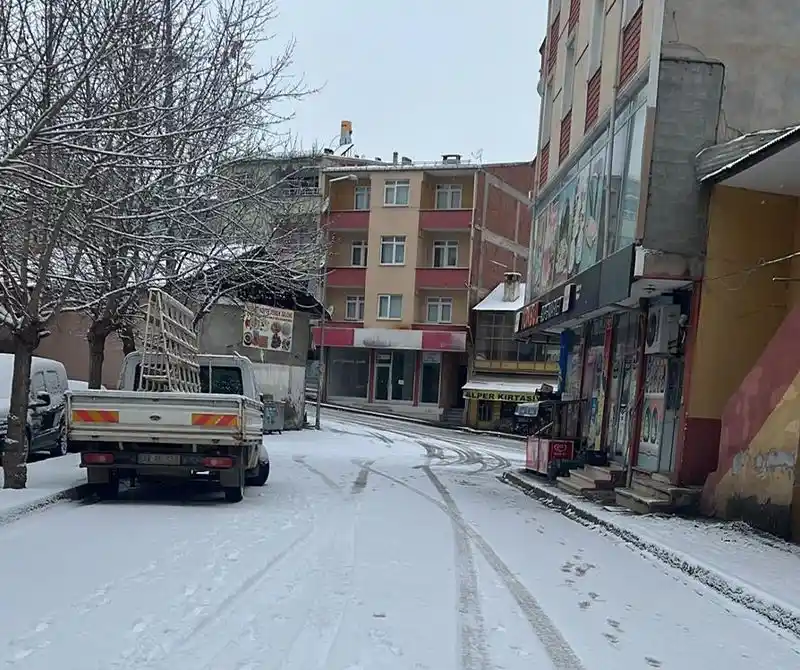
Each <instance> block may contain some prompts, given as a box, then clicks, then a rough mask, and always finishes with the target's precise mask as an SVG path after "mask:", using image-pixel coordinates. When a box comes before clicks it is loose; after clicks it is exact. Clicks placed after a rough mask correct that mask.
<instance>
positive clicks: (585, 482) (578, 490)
mask: <svg viewBox="0 0 800 670" xmlns="http://www.w3.org/2000/svg"><path fill="white" fill-rule="evenodd" d="M556 485H557V486H558V488H560V489H561V490H562V491H564V492H565V493H570V494H572V495H574V496H581V497H583V498H588V499H589V500H594V501H595V502H599V503H610V502H613V501H614V491H613V490H612V489H598V488H595V482H594V480H592V479H588V478H587V477H584V476H582V475H580V474H578V475H577V476H576V471H575V470H573V471H572V473H571V474H570V476H569V477H558V478H557V479H556Z"/></svg>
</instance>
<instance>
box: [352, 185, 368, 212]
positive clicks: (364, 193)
mask: <svg viewBox="0 0 800 670" xmlns="http://www.w3.org/2000/svg"><path fill="white" fill-rule="evenodd" d="M369 195H370V188H369V186H356V201H355V206H354V207H353V209H357V210H359V211H363V210H365V209H369Z"/></svg>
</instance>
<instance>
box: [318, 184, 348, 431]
mask: <svg viewBox="0 0 800 670" xmlns="http://www.w3.org/2000/svg"><path fill="white" fill-rule="evenodd" d="M337 181H358V176H357V175H354V174H346V175H343V176H341V177H334V178H333V179H329V180H328V181H327V182H323V192H322V195H323V198H322V202H323V203H326V201H327V197H326V191H327V188H328V187H330V185H331V184H333V183H335V182H337ZM324 206H325V209H327V208H328V206H329V204H325V205H324ZM324 212H325V210H323V212H322V213H323V214H324ZM323 253H324V254H325V256H324V257H323V258H324V262H323V264H322V287H321V290H320V294H321V295H320V303H321V305H322V322H321V323H320V327H319V346H320V350H319V371H318V374H317V416H316V418H315V419H314V428H316V429H317V430H320V424H319V414H320V410H321V409H322V388H323V379H324V378H325V374H326V363H327V362H328V361H327V356H326V354H325V318H326V317H327V316H328V300H327V295H326V294H327V292H328V259H327V254H328V232H327V230H326V231H325V250H324V252H323Z"/></svg>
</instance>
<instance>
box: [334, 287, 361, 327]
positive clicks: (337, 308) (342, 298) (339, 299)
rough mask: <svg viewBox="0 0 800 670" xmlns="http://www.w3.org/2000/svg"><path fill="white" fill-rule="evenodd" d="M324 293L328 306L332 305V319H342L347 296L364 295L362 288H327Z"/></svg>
mask: <svg viewBox="0 0 800 670" xmlns="http://www.w3.org/2000/svg"><path fill="white" fill-rule="evenodd" d="M325 295H326V297H327V301H328V306H329V307H333V320H334V321H344V320H345V318H344V315H345V304H346V301H347V297H348V296H357V295H364V292H363V289H359V288H328V290H327V292H326V294H325ZM365 311H366V307H365Z"/></svg>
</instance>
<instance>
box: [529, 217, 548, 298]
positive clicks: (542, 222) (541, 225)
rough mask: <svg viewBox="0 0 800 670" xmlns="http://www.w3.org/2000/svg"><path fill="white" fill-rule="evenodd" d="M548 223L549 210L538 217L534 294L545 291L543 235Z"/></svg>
mask: <svg viewBox="0 0 800 670" xmlns="http://www.w3.org/2000/svg"><path fill="white" fill-rule="evenodd" d="M546 225H547V210H545V211H544V212H542V213H541V214H539V216H538V217H537V219H536V233H535V237H534V240H535V247H534V253H533V256H532V257H531V261H530V262H531V267H532V270H531V280H532V282H533V286H532V288H531V294H532V295H534V296H535V295H538V294H539V293H541V292H543V291H544V282H543V281H542V250H543V247H542V244H541V240H542V235H543V234H544V229H545V226H546Z"/></svg>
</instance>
